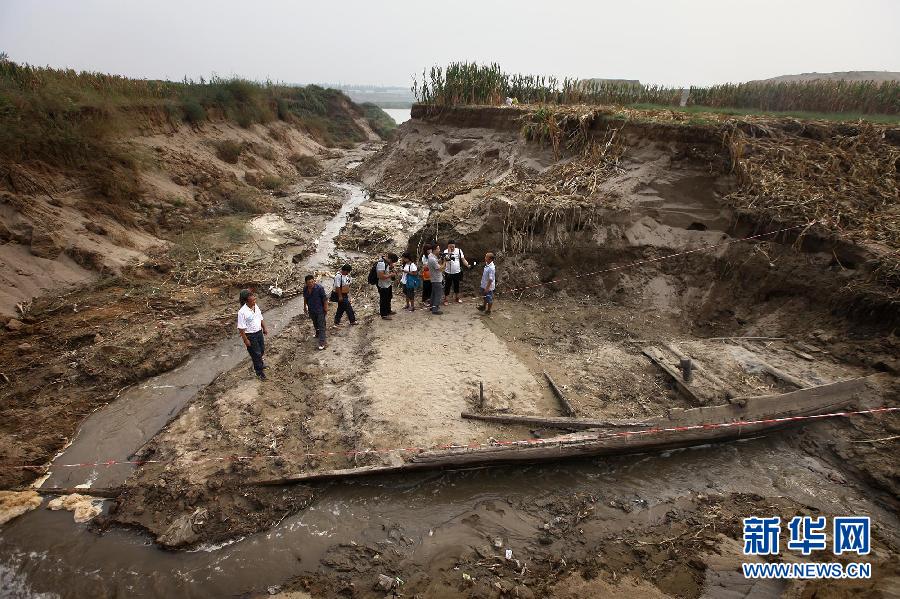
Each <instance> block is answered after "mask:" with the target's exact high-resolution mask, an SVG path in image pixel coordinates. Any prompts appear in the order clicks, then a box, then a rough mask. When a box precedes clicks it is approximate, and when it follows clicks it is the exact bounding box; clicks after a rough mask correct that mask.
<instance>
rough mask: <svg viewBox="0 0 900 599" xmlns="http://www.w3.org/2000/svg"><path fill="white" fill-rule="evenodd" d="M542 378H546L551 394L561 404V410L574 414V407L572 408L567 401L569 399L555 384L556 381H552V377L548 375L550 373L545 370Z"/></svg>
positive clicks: (570, 414) (567, 413) (568, 414)
mask: <svg viewBox="0 0 900 599" xmlns="http://www.w3.org/2000/svg"><path fill="white" fill-rule="evenodd" d="M544 378H545V379H547V384H549V385H550V390H551V391H553V395H555V396H556V399H558V400H559V403H561V404H562V407H563V412H564V413H565V414H566V415H567V416H575V415H576V414H575V408H573V407H572V404H570V403H569V400H568V399H567V398H566V396H565V394H564V393H563V392H562V389H560V388H559V387H558V386H557V385H556V381H554V380H553V378H552V377H551V376H550V374H549V373H547V372H544Z"/></svg>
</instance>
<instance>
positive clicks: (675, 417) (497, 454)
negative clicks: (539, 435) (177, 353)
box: [257, 375, 874, 485]
mask: <svg viewBox="0 0 900 599" xmlns="http://www.w3.org/2000/svg"><path fill="white" fill-rule="evenodd" d="M873 376H874V375H873ZM867 378H869V377H861V378H856V379H849V380H846V381H839V382H837V383H831V384H828V385H820V386H818V387H810V388H807V389H800V390H798V391H792V392H790V393H783V394H780V395H766V396H762V397H755V398H749V399H748V400H747V401H746V402H744V404H743V405H740V404H737V403H733V404H725V405H721V406H705V407H699V408H691V409H687V410H672V411H671V412H670V414H669V417H668V418H665V417H659V418H655V419H653V420H652V421H648V424H651V425H653V426H652V427H651V428H646V429H639V430H627V431H618V432H611V431H609V430H605V431H603V430H593V431H585V432H580V433H573V434H569V435H560V436H558V437H550V438H547V439H534V440H528V441H514V442H507V443H503V442H500V443H496V444H493V445H486V446H480V447H474V448H473V447H455V448H452V449H439V450H423V451H421V452H419V453H417V454H413V455H412V456H410V457H409V459H408V461H407V462H406V463H404V464H400V465H393V466H363V467H359V468H345V469H341V470H327V471H319V472H304V473H301V474H297V475H293V476H288V477H283V478H277V479H270V480H264V481H257V484H260V485H281V484H292V483H299V482H311V481H316V480H327V479H335V478H348V477H357V476H366V475H372V474H390V473H395V472H407V471H414V470H427V469H440V468H467V467H471V466H483V465H491V464H509V463H522V462H540V461H546V460H557V459H563V458H574V457H583V456H607V455H622V454H629V453H644V452H648V451H662V450H667V449H675V448H679V447H689V446H691V445H701V444H706V443H713V442H721V441H728V440H733V439H741V438H748V437H754V436H759V435H762V434H766V433H769V432H773V431H777V430H781V429H784V428H788V427H790V426H795V425H797V424H799V423H801V422H803V421H802V420H799V421H798V420H791V419H790V418H792V417H795V416H812V415H818V414H826V413H829V412H831V411H834V410H838V409H842V408H845V407H846V406H848V405H850V404H851V403H853V402H854V401H855V400H856V399H857V398H858V397H859V396H860V395H861V394H863V393H864V392H866V390H867V385H866V382H867Z"/></svg>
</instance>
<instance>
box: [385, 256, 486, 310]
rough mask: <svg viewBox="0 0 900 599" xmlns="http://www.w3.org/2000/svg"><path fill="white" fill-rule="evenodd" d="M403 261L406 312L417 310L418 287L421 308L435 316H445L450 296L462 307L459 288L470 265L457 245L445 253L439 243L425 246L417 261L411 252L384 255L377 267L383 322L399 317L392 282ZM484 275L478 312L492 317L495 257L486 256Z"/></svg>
mask: <svg viewBox="0 0 900 599" xmlns="http://www.w3.org/2000/svg"><path fill="white" fill-rule="evenodd" d="M398 261H401V264H400V268H399V272H400V287H401V288H402V289H403V293H404V296H405V297H406V305H405V306H404V310H409V311H411V312H414V311H415V309H416V295H417V291H418V289H419V287H420V286H421V288H422V304H424V305H425V307H426V308H428V309H430V310H431V313H432V314H435V315H440V314H443V313H444V312H443V310H441V307H442V306H446V305H448V304H449V302H450V295H451V293H452V294H453V298H454V300H455V301H456V303H459V304H461V303H462V299H461V298H460V296H459V286H460V282H461V281H462V274H463V268H470V266H471V265H470V264H469V261H468V260H466V256H465V254H464V253H463V251H462V249H461V248H459V247H457V245H456V242H455V241H452V240H451V241H449V242H448V243H447V247H446V249H445V250H444V251H441V246H440V244H439V243H437V242H434V243H429V244H426V245H425V248H424V252H423V254H422V257H421V258H420V259H416V258H414V257H413V255H412V254H411V253H410V252H405V253H404V254H403V256H401V257H398V256H397V255H396V254H385V255H384V256H382V257H381V259H379V260H378V262H376V264H375V272H376V273H377V281H378V283H377V284H378V295H379V314H380V315H381V318H383V319H384V320H390V319H391V317H392V316H393V315H394V314H396V313H395V312H394V311H392V310H391V299H392V297H393V291H392V290H393V282H394V280H395V279H396V273H395V272H394V270H395V268H396V267H395V264H396V263H397V262H398ZM484 264H485V265H484V272H483V273H482V278H481V296H482V300H483V301H482V304H481V305H480V306H478V309H479V310H480V311H482V312H485V313H486V314H490V313H491V308H492V306H493V303H494V289H495V288H496V284H497V275H496V267H495V266H494V254H493V253H491V252H488V253H487V254H485V256H484Z"/></svg>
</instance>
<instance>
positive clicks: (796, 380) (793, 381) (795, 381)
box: [759, 360, 813, 389]
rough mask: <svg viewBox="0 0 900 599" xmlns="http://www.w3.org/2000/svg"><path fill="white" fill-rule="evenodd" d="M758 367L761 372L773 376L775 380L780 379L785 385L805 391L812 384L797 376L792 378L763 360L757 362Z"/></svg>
mask: <svg viewBox="0 0 900 599" xmlns="http://www.w3.org/2000/svg"><path fill="white" fill-rule="evenodd" d="M759 365H760V366H761V367H762V369H763V370H765V371H766V372H768V373H769V374H771V375H772V376H774V377H775V378H776V379H781V380H782V381H784V382H785V383H788V384H790V385H793V386H795V387H799V388H800V389H806V388H807V387H812V386H813V383H811V382H810V381H807V380H806V379H801V378H800V377H798V376H794V375H793V374H790V373H787V372H785V371H783V370H781V369H780V368H777V367H775V366H772V365H771V364H769V363H768V362H766V361H764V360H760V361H759Z"/></svg>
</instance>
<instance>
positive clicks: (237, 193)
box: [222, 185, 272, 214]
mask: <svg viewBox="0 0 900 599" xmlns="http://www.w3.org/2000/svg"><path fill="white" fill-rule="evenodd" d="M222 195H223V196H224V197H225V200H226V201H227V203H228V206H229V207H230V208H231V209H232V210H233V211H234V212H238V213H247V214H262V213H264V212H269V211H271V210H272V200H271V199H269V198H267V197H266V196H264V195H262V194H261V193H260V192H259V190H257V189H255V188H253V187H250V186H249V185H240V186H238V187H236V188H233V189H227V190H222Z"/></svg>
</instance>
